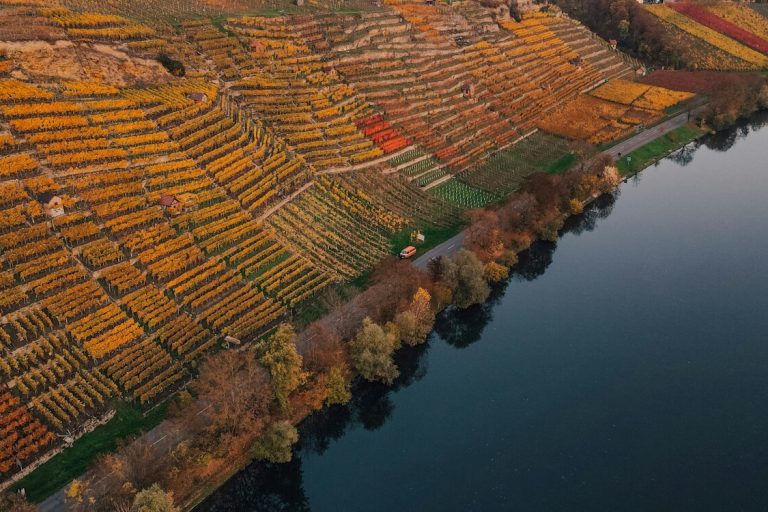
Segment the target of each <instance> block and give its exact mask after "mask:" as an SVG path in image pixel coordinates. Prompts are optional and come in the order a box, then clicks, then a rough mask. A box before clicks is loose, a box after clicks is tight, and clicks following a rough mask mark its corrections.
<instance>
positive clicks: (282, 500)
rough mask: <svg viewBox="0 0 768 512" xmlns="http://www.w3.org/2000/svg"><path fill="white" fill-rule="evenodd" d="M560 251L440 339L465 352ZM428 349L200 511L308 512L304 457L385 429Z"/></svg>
mask: <svg viewBox="0 0 768 512" xmlns="http://www.w3.org/2000/svg"><path fill="white" fill-rule="evenodd" d="M617 198H618V192H617V193H614V194H606V195H604V196H602V197H600V198H598V199H597V200H596V201H594V202H593V203H592V204H591V205H590V206H589V207H588V208H586V209H585V211H584V212H583V213H582V214H581V215H577V216H574V217H571V218H570V219H568V221H567V222H566V224H565V226H564V227H563V229H562V230H561V235H563V234H566V233H571V234H575V235H579V234H581V233H583V232H585V231H592V230H593V229H595V226H596V225H597V221H598V220H599V219H602V218H605V217H607V216H608V215H610V213H611V211H612V210H613V206H614V204H615V202H616V199H617ZM556 249H557V243H556V242H537V243H535V244H534V245H533V246H531V248H530V249H529V250H527V251H524V252H523V253H521V255H520V262H519V263H518V264H517V265H516V266H515V267H514V268H513V269H512V272H511V275H510V279H508V280H506V281H505V282H502V283H499V284H498V285H496V286H494V287H493V289H492V291H491V295H490V297H489V298H488V300H487V301H486V302H485V303H484V304H481V305H477V306H474V307H471V308H468V309H466V310H463V311H459V310H450V311H447V312H444V313H443V314H441V315H439V316H438V319H437V322H436V323H435V331H434V333H433V334H432V335H430V342H432V340H434V339H435V334H436V335H437V336H439V337H440V338H441V339H444V340H445V341H446V342H447V343H448V344H450V345H451V346H453V347H455V348H459V349H461V348H465V347H468V346H470V345H472V344H473V343H476V342H477V341H479V340H480V339H481V338H482V335H483V331H484V330H485V328H486V327H487V325H488V324H489V323H491V321H492V320H493V311H494V309H495V306H496V305H497V304H498V302H499V301H500V300H501V299H502V297H503V296H504V294H505V292H506V289H507V286H508V285H509V282H510V281H511V280H533V279H536V278H537V277H539V276H541V275H543V274H544V272H545V271H546V269H547V267H548V266H549V265H550V264H551V263H552V259H553V256H554V253H555V250H556ZM428 351H429V343H427V344H424V345H421V346H418V347H404V348H402V349H401V350H400V351H398V353H397V354H396V357H395V362H396V363H397V366H398V368H399V369H400V376H399V377H398V379H397V380H396V381H395V383H394V384H393V385H392V386H386V385H383V384H378V383H370V382H363V381H357V382H355V384H354V386H353V395H352V396H353V398H352V401H351V402H350V403H349V404H348V405H346V406H343V407H342V406H334V407H330V408H326V409H323V410H321V411H318V412H316V413H314V414H312V415H311V416H309V417H308V418H307V419H305V420H304V421H303V422H302V423H301V425H299V433H300V441H299V444H298V445H297V447H296V453H295V456H294V459H293V461H292V462H291V463H289V464H268V463H261V462H255V463H252V464H250V465H249V466H248V467H247V468H246V469H245V470H243V471H241V472H240V473H238V474H237V475H235V476H234V477H233V478H231V479H230V480H229V481H228V482H227V483H226V484H225V485H224V486H223V487H222V488H221V489H220V490H219V491H218V492H217V493H216V494H214V495H213V496H212V497H211V498H209V499H208V500H207V501H206V502H204V503H203V504H202V505H200V506H199V507H198V508H197V510H199V511H208V512H220V511H230V510H250V511H267V512H272V511H289V510H290V511H300V512H302V511H307V510H309V505H308V502H307V497H306V495H305V493H304V489H303V487H302V475H301V464H302V457H306V456H308V455H310V454H311V455H322V454H323V453H325V451H326V450H327V449H328V448H329V447H330V446H331V444H332V442H333V441H335V440H338V439H341V438H342V436H344V434H345V433H346V432H347V431H348V430H350V429H355V428H363V429H365V430H376V429H378V428H381V427H382V426H383V425H384V424H385V423H386V422H387V420H388V419H389V418H390V417H391V416H392V414H393V413H394V412H395V405H394V402H393V401H392V399H391V398H390V396H391V394H392V393H394V392H396V391H397V390H399V389H402V388H406V387H408V386H410V385H412V384H413V383H415V382H418V381H419V380H421V379H422V378H424V376H425V375H426V374H427V369H428V361H429V358H427V357H426V355H427V352H428Z"/></svg>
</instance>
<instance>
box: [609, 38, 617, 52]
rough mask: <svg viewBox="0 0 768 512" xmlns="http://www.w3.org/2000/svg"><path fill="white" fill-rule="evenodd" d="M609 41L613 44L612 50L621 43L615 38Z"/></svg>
mask: <svg viewBox="0 0 768 512" xmlns="http://www.w3.org/2000/svg"><path fill="white" fill-rule="evenodd" d="M608 43H609V44H610V45H611V50H615V49H616V47H617V46H618V45H619V42H618V41H617V40H615V39H611V40H610V41H608Z"/></svg>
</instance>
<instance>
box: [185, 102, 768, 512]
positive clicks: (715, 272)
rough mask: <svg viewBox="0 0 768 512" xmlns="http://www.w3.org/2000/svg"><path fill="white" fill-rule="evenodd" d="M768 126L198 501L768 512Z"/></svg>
mask: <svg viewBox="0 0 768 512" xmlns="http://www.w3.org/2000/svg"><path fill="white" fill-rule="evenodd" d="M766 121H768V116H765V115H764V116H759V117H757V118H755V119H753V120H752V121H751V123H749V124H744V125H742V126H740V127H738V128H737V129H734V130H731V131H729V132H726V133H721V134H719V135H717V136H715V137H711V138H709V139H707V140H705V141H704V143H703V144H699V143H696V144H693V145H690V146H688V147H687V148H686V149H685V150H683V151H681V152H679V153H677V154H675V155H673V157H670V158H668V159H666V160H664V161H662V162H661V163H660V164H659V165H657V166H655V167H652V168H649V169H647V170H645V171H644V172H643V173H641V174H640V175H639V176H638V177H636V178H634V179H632V180H630V181H629V182H628V183H626V184H624V185H623V186H622V187H621V188H620V190H619V191H618V192H617V193H616V194H614V195H613V196H611V197H604V198H602V199H601V200H600V201H599V202H598V204H596V205H594V206H593V207H592V208H590V210H589V211H588V212H586V213H585V214H584V215H582V216H580V217H579V218H577V219H572V220H571V221H570V222H569V224H568V226H567V228H566V229H565V230H564V232H563V235H562V238H561V239H560V240H559V241H558V242H557V243H556V244H552V243H546V244H544V243H542V244H538V245H536V246H535V247H534V248H533V249H532V250H531V251H529V253H528V254H527V255H526V256H525V257H524V258H523V261H522V262H521V264H520V265H519V268H518V269H517V270H516V272H515V275H514V276H513V277H512V278H511V279H510V280H509V281H508V282H507V283H505V284H504V285H503V286H501V287H499V288H498V289H496V290H495V291H494V294H493V297H492V300H491V301H489V302H488V303H487V304H485V305H483V306H482V307H476V308H473V309H470V310H468V311H466V312H463V313H449V314H446V315H443V316H442V317H441V318H440V320H439V323H438V325H437V327H436V330H435V332H434V333H433V334H432V335H431V337H430V340H429V343H428V345H426V346H423V347H418V348H416V349H409V350H405V351H403V352H401V353H400V354H399V355H398V363H399V364H400V366H401V371H402V377H401V379H400V381H399V382H398V383H397V385H396V386H395V387H394V388H386V387H384V386H378V385H359V386H358V388H357V389H356V391H355V399H354V400H353V402H352V403H351V404H350V405H349V406H348V407H336V408H333V409H331V410H328V411H324V412H322V413H319V414H316V415H314V416H312V417H311V418H309V419H308V420H307V421H305V422H304V424H302V426H301V429H300V430H301V435H302V441H301V445H300V446H299V447H298V449H297V453H296V454H295V457H294V461H293V462H291V463H290V464H284V465H278V466H271V465H268V464H253V465H251V466H250V467H249V468H248V469H246V470H245V471H243V472H241V473H240V474H238V475H237V476H235V477H234V478H232V479H231V480H230V481H229V482H228V483H227V484H226V485H225V486H224V487H223V488H222V489H220V490H219V491H218V492H217V493H216V494H215V495H214V496H212V497H211V498H210V499H209V500H208V501H207V502H206V503H204V504H203V505H201V506H200V507H199V510H201V511H215V512H218V511H225V510H226V511H229V510H248V511H267V510H268V511H276V510H281V511H293V510H299V511H304V510H311V511H314V512H326V511H334V512H335V511H354V512H367V511H371V512H373V511H376V512H378V511H433V510H434V511H508V510H520V511H612V512H613V511H658V510H670V511H731V510H734V511H735V510H744V511H747V510H748V511H752V510H755V511H765V510H768V259H767V258H768V126H767V127H765V128H762V126H764V125H766Z"/></svg>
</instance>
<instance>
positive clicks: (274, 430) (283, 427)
mask: <svg viewBox="0 0 768 512" xmlns="http://www.w3.org/2000/svg"><path fill="white" fill-rule="evenodd" d="M298 440H299V433H298V432H297V431H296V427H294V426H293V425H291V423H290V422H287V421H281V422H278V423H274V424H272V425H270V427H269V428H268V429H267V430H266V432H264V434H263V435H262V436H261V437H260V438H259V439H257V440H256V441H255V442H254V443H253V446H251V454H252V455H253V457H254V458H256V459H258V460H266V461H269V462H275V463H284V462H290V461H291V458H292V457H293V453H292V449H291V448H292V446H293V445H294V444H295V443H296V441H298Z"/></svg>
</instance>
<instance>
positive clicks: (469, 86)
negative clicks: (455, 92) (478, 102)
mask: <svg viewBox="0 0 768 512" xmlns="http://www.w3.org/2000/svg"><path fill="white" fill-rule="evenodd" d="M461 94H463V95H464V97H466V98H473V97H474V96H475V84H473V83H472V82H464V85H462V86H461Z"/></svg>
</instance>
